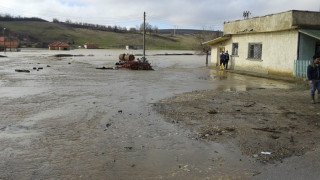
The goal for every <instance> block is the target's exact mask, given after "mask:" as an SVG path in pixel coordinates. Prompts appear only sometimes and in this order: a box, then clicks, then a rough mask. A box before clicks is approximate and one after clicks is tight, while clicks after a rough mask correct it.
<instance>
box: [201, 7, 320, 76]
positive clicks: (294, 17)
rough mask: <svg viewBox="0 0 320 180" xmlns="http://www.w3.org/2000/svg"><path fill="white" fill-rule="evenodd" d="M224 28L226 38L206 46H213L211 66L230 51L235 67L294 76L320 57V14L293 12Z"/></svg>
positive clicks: (256, 18) (255, 18) (240, 22)
mask: <svg viewBox="0 0 320 180" xmlns="http://www.w3.org/2000/svg"><path fill="white" fill-rule="evenodd" d="M223 28H224V35H223V36H222V37H219V38H217V39H214V40H211V41H208V42H205V43H203V44H208V45H210V46H211V65H218V64H219V62H220V56H219V54H220V53H221V52H222V51H229V54H230V55H231V56H230V57H231V58H230V61H229V66H230V64H231V68H234V69H238V70H246V71H255V72H259V73H266V74H278V75H286V76H294V75H295V74H296V69H297V67H296V64H299V63H300V62H302V61H305V62H307V63H308V62H309V61H310V60H312V58H313V56H314V55H318V56H319V55H320V12H310V11H297V10H291V11H287V12H283V13H278V14H271V15H266V16H262V17H254V18H249V19H244V20H237V21H231V22H225V23H224V26H223ZM302 69H303V70H306V68H304V67H302Z"/></svg>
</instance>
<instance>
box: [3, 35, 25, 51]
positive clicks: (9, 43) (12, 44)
mask: <svg viewBox="0 0 320 180" xmlns="http://www.w3.org/2000/svg"><path fill="white" fill-rule="evenodd" d="M19 45H20V44H19V40H18V39H17V38H16V37H13V36H9V37H5V38H4V37H0V49H2V50H3V49H10V50H13V49H18V47H19Z"/></svg>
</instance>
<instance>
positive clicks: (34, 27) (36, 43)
mask: <svg viewBox="0 0 320 180" xmlns="http://www.w3.org/2000/svg"><path fill="white" fill-rule="evenodd" d="M0 28H1V29H3V28H6V30H5V36H9V35H12V36H16V37H18V38H19V40H20V43H21V46H22V47H48V44H50V43H53V42H55V41H62V42H66V43H72V44H74V46H75V47H78V46H80V45H83V44H84V43H86V42H95V43H98V44H99V47H100V48H121V47H124V46H125V45H142V34H141V33H121V32H119V33H115V32H106V31H94V30H88V29H81V28H72V27H70V26H67V25H64V24H59V23H51V22H35V21H23V22H19V21H5V22H4V21H1V22H0ZM2 33H3V32H2ZM1 36H2V34H1ZM196 44H197V41H196V38H195V36H192V35H177V36H175V37H173V36H171V35H165V34H154V35H149V34H147V35H146V48H147V49H176V50H190V49H193V48H194V47H195V45H196Z"/></svg>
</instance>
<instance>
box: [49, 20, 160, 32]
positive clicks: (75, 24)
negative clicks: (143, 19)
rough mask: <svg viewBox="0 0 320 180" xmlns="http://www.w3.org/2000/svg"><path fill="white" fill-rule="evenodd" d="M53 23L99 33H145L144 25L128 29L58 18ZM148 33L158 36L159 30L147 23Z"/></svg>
mask: <svg viewBox="0 0 320 180" xmlns="http://www.w3.org/2000/svg"><path fill="white" fill-rule="evenodd" d="M52 22H53V23H60V24H64V25H67V26H70V27H73V28H82V29H89V30H98V31H108V32H117V33H128V32H129V33H138V32H142V31H143V24H140V26H136V27H131V28H129V29H127V28H126V27H121V26H117V25H114V26H110V25H108V26H106V25H99V24H91V23H83V22H72V21H71V20H69V19H67V20H65V21H60V20H58V19H57V18H54V19H53V20H52ZM146 32H147V33H149V34H157V33H158V32H159V29H158V27H157V26H152V25H151V24H149V23H146Z"/></svg>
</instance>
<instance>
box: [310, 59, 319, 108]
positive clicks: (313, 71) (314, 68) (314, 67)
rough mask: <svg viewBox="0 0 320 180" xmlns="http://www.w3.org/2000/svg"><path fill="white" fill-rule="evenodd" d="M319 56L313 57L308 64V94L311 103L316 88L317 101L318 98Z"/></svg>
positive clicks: (313, 101) (313, 102)
mask: <svg viewBox="0 0 320 180" xmlns="http://www.w3.org/2000/svg"><path fill="white" fill-rule="evenodd" d="M319 62H320V58H318V57H313V63H312V64H310V65H309V66H308V69H307V76H308V80H309V84H310V95H311V103H312V104H315V103H316V102H315V100H314V94H315V91H316V90H317V93H318V102H319V100H320V67H319Z"/></svg>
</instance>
